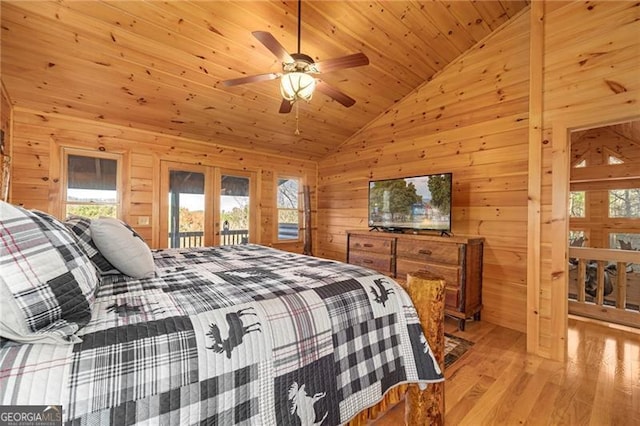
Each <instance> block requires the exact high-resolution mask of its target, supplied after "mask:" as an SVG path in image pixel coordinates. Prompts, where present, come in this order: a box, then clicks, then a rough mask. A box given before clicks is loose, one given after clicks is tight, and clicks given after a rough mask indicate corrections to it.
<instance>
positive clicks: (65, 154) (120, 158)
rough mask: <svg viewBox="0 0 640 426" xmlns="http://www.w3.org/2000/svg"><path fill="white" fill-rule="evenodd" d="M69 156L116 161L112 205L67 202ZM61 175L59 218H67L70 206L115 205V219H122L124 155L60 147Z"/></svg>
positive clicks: (106, 204) (108, 204)
mask: <svg viewBox="0 0 640 426" xmlns="http://www.w3.org/2000/svg"><path fill="white" fill-rule="evenodd" d="M70 155H76V156H81V157H89V158H104V159H108V160H115V161H116V200H115V202H114V203H111V202H109V203H101V202H95V203H76V202H69V201H68V198H67V195H68V194H67V189H68V186H69V156H70ZM61 164H62V173H61V177H62V179H61V180H62V187H61V190H60V216H59V217H62V218H66V217H67V206H69V205H71V206H74V205H76V206H82V205H89V204H92V205H98V206H100V205H105V206H111V205H114V204H115V208H116V217H117V218H118V219H122V214H123V211H122V203H123V197H124V186H123V182H124V180H123V176H122V173H123V164H124V155H123V154H121V153H117V152H106V151H94V150H87V149H80V148H72V147H66V146H63V147H62V162H61Z"/></svg>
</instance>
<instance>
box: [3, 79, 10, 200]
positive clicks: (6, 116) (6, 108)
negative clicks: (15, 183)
mask: <svg viewBox="0 0 640 426" xmlns="http://www.w3.org/2000/svg"><path fill="white" fill-rule="evenodd" d="M0 129H2V131H3V132H4V136H3V138H4V139H3V142H4V146H3V152H2V153H0V176H2V173H3V171H4V164H5V162H4V161H3V158H2V157H3V156H9V157H11V102H10V100H9V95H7V91H6V89H5V87H4V84H2V82H1V81H0ZM2 196H3V194H2V193H0V199H2Z"/></svg>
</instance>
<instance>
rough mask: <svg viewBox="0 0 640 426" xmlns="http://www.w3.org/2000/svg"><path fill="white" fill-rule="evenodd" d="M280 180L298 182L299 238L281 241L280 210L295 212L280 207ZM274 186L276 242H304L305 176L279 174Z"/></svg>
mask: <svg viewBox="0 0 640 426" xmlns="http://www.w3.org/2000/svg"><path fill="white" fill-rule="evenodd" d="M280 180H296V181H297V182H298V205H297V210H298V237H297V238H287V239H281V238H280V232H279V231H280V210H294V209H288V208H287V209H284V208H283V209H281V208H280V207H279V206H278V193H279V189H278V188H279V187H280V185H279V184H278V183H279V182H280ZM274 185H275V191H274V198H275V204H274V206H275V220H274V235H275V238H274V241H276V242H278V243H299V242H301V241H302V238H303V232H302V231H303V230H304V222H303V221H304V217H303V214H304V211H303V206H302V203H304V199H303V198H304V195H303V187H304V176H300V175H292V174H278V175H276V176H275V181H274Z"/></svg>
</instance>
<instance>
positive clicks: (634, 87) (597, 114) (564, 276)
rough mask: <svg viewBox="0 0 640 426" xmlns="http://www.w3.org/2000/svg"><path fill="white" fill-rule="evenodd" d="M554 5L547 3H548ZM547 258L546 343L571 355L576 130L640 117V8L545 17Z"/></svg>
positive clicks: (599, 8)
mask: <svg viewBox="0 0 640 426" xmlns="http://www.w3.org/2000/svg"><path fill="white" fill-rule="evenodd" d="M547 5H549V3H545V7H546V6H547ZM532 90H538V91H540V92H541V93H542V95H543V105H544V109H543V138H544V141H543V144H542V170H541V175H542V181H541V249H540V252H541V260H540V268H541V274H540V277H541V279H540V291H539V301H538V302H539V306H540V310H539V313H538V315H537V317H538V318H537V319H538V321H537V324H536V326H535V328H531V329H530V330H528V332H531V330H534V329H537V331H538V336H537V337H538V339H537V340H538V345H537V347H536V348H529V350H531V351H533V352H536V353H538V354H540V355H542V356H546V357H550V358H554V359H563V358H564V357H565V354H566V339H567V330H566V321H567V300H566V298H567V296H566V295H567V281H568V270H567V262H566V259H567V251H568V247H567V246H568V244H567V232H568V222H569V221H568V208H567V200H568V191H569V182H568V179H569V176H570V172H569V167H570V163H571V138H570V135H569V133H570V132H571V131H572V130H576V131H581V130H584V129H587V128H595V127H601V126H606V125H610V124H616V123H621V122H625V121H631V120H637V119H639V118H640V106H639V105H640V5H639V3H637V2H626V1H619V2H570V3H565V4H562V5H555V6H554V8H553V9H552V10H551V9H547V10H546V13H545V17H544V79H543V84H542V87H537V88H532Z"/></svg>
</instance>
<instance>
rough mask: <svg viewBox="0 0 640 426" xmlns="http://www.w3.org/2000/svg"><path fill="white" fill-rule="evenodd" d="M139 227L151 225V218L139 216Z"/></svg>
mask: <svg viewBox="0 0 640 426" xmlns="http://www.w3.org/2000/svg"><path fill="white" fill-rule="evenodd" d="M138 225H149V216H138Z"/></svg>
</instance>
